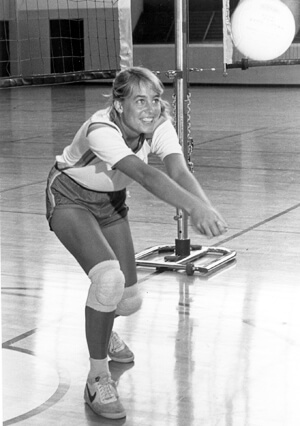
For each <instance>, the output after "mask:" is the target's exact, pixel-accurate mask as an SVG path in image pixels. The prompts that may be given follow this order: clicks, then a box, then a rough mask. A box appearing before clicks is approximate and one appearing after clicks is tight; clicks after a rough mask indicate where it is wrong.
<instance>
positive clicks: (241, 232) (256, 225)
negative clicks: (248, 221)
mask: <svg viewBox="0 0 300 426" xmlns="http://www.w3.org/2000/svg"><path fill="white" fill-rule="evenodd" d="M299 207H300V203H298V204H295V205H294V206H292V207H289V208H288V209H286V210H283V211H282V212H279V213H277V214H274V215H273V216H270V217H269V218H267V219H264V220H262V221H260V222H258V223H256V224H255V225H252V226H249V227H248V228H246V229H244V230H243V231H240V232H237V233H236V234H233V235H231V236H230V237H228V238H225V239H223V240H221V241H218V243H216V244H213V246H214V247H215V246H218V245H220V244H223V243H227V242H228V241H232V240H234V239H235V238H238V237H240V236H241V235H244V234H247V233H248V232H250V231H253V230H254V229H257V228H259V227H260V226H263V225H265V224H266V223H268V222H272V221H273V220H275V219H278V218H279V217H281V216H284V215H286V214H287V213H290V212H291V211H293V210H296V209H298V208H299Z"/></svg>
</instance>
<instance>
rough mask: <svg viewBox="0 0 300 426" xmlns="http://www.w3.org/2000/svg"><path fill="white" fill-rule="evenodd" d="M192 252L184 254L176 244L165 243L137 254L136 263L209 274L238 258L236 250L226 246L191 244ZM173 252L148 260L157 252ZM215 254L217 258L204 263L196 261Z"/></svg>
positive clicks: (162, 269) (148, 266)
mask: <svg viewBox="0 0 300 426" xmlns="http://www.w3.org/2000/svg"><path fill="white" fill-rule="evenodd" d="M190 249H191V251H190V254H188V255H186V256H183V255H178V254H177V253H176V245H169V246H168V245H163V246H154V247H150V248H148V249H146V250H144V251H142V252H140V253H138V254H136V255H135V260H136V265H137V266H143V267H147V268H156V269H158V270H161V271H167V270H168V271H185V272H186V274H187V275H193V274H194V273H195V272H199V273H200V274H201V275H209V274H211V273H213V272H216V271H217V270H218V269H220V268H222V267H224V266H225V265H228V263H230V262H232V261H234V260H235V258H236V252H235V251H233V250H228V249H226V248H224V247H203V246H190ZM163 253H173V254H171V255H165V257H164V259H163V260H157V261H156V260H147V258H149V257H151V256H153V255H155V254H158V255H160V254H163ZM210 255H214V256H217V259H214V260H211V261H210V262H208V263H205V264H204V265H197V264H195V263H194V262H195V261H196V260H199V259H201V258H204V257H205V256H210Z"/></svg>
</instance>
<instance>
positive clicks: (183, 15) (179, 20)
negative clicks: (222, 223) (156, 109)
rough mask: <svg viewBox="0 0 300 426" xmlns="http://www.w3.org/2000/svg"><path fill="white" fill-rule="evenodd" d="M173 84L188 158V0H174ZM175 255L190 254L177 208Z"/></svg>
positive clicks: (181, 139)
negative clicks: (174, 74) (174, 71)
mask: <svg viewBox="0 0 300 426" xmlns="http://www.w3.org/2000/svg"><path fill="white" fill-rule="evenodd" d="M175 68H176V76H175V86H176V130H177V134H178V138H179V143H180V145H181V146H182V150H183V154H184V157H185V159H186V161H187V160H188V155H189V153H188V140H187V138H188V135H187V128H188V123H187V116H188V114H187V105H188V99H187V98H188V93H187V90H188V0H175ZM176 220H177V240H176V244H175V247H176V255H177V256H186V255H189V254H190V248H189V239H188V215H187V213H186V212H185V211H183V210H177V215H176Z"/></svg>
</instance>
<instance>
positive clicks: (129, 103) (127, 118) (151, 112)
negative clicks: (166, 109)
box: [117, 82, 161, 138]
mask: <svg viewBox="0 0 300 426" xmlns="http://www.w3.org/2000/svg"><path fill="white" fill-rule="evenodd" d="M117 102H118V105H117V108H118V109H119V112H120V115H119V117H120V121H121V125H122V128H123V131H124V132H125V134H126V136H127V137H128V138H135V137H138V136H139V135H140V134H141V133H146V134H151V133H153V131H154V130H155V127H156V124H157V123H158V120H159V118H160V115H161V97H160V95H159V94H158V93H157V92H156V91H154V90H153V88H152V87H151V86H150V85H149V84H146V83H142V82H141V83H140V84H139V85H136V86H135V87H134V88H133V90H132V93H131V94H130V96H129V97H127V98H125V99H123V100H122V101H117Z"/></svg>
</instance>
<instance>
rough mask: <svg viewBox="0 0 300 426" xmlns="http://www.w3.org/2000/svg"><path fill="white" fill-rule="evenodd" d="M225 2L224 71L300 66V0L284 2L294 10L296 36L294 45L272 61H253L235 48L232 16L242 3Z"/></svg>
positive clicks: (228, 0)
mask: <svg viewBox="0 0 300 426" xmlns="http://www.w3.org/2000/svg"><path fill="white" fill-rule="evenodd" d="M222 1H223V64H224V71H225V72H226V70H227V69H230V68H241V69H247V68H250V67H262V66H278V65H299V64H300V31H299V27H300V6H299V0H284V2H285V4H286V5H287V6H288V7H289V8H290V9H291V10H292V12H293V14H294V18H295V21H296V30H297V31H296V34H295V38H294V40H293V42H292V44H291V45H290V46H289V48H288V49H287V50H286V51H285V52H284V53H283V54H282V55H280V56H279V57H277V58H275V59H272V60H266V61H262V60H251V59H249V58H247V57H245V56H243V54H242V53H240V51H239V50H238V49H237V48H236V47H235V44H234V42H233V37H232V15H233V13H234V11H235V9H236V7H238V5H239V4H241V3H242V2H243V0H241V1H240V2H239V1H237V0H222Z"/></svg>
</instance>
